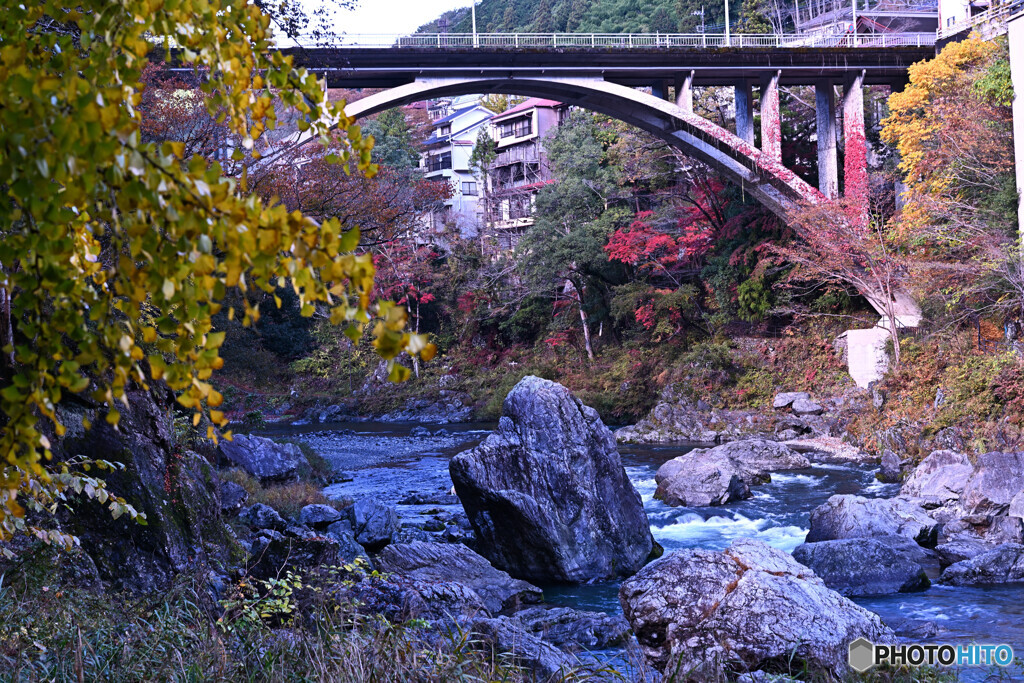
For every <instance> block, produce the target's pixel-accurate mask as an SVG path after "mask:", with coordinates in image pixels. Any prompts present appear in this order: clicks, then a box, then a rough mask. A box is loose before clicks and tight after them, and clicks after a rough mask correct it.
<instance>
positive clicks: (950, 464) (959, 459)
mask: <svg viewBox="0 0 1024 683" xmlns="http://www.w3.org/2000/svg"><path fill="white" fill-rule="evenodd" d="M972 472H974V465H972V464H971V461H970V459H969V458H968V457H967V456H966V455H964V454H963V453H957V452H956V451H933V452H932V453H931V454H930V455H929V456H928V457H926V458H925V459H924V460H922V461H921V463H920V464H919V465H918V466H917V467H915V468H914V471H913V472H911V473H910V475H909V476H908V477H907V480H906V481H905V482H904V483H903V488H902V489H900V492H901V493H902V494H903V495H905V496H912V497H914V498H925V499H928V500H930V501H934V503H937V504H945V503H948V502H951V501H955V500H958V499H959V498H960V494H962V493H963V491H964V485H965V484H966V483H967V480H968V478H970V476H971V473H972Z"/></svg>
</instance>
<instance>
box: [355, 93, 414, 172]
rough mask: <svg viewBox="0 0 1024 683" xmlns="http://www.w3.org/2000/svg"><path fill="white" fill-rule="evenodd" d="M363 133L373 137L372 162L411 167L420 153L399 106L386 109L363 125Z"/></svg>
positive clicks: (405, 167)
mask: <svg viewBox="0 0 1024 683" xmlns="http://www.w3.org/2000/svg"><path fill="white" fill-rule="evenodd" d="M363 135H368V136H371V137H372V138H373V156H372V158H373V163H375V164H380V165H382V166H391V167H393V168H404V169H413V168H416V167H418V166H419V164H420V154H419V151H417V149H416V145H414V144H413V139H412V128H410V126H409V122H408V121H407V120H406V118H405V113H404V112H403V111H402V109H401V108H400V107H396V108H395V109H388V110H386V111H384V112H382V113H381V114H380V115H379V116H377V117H376V118H375V119H373V120H371V121H368V122H367V123H366V124H365V125H364V126H363Z"/></svg>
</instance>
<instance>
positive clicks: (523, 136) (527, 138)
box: [483, 97, 569, 256]
mask: <svg viewBox="0 0 1024 683" xmlns="http://www.w3.org/2000/svg"><path fill="white" fill-rule="evenodd" d="M568 109H569V108H568V105H565V104H562V103H561V102H555V101H554V100H543V99H540V98H536V97H534V98H530V99H528V100H526V101H525V102H522V103H520V104H518V105H516V106H514V107H512V108H511V109H509V110H508V111H506V112H503V113H501V114H498V115H497V116H495V117H493V118H492V119H491V120H490V131H491V133H490V134H491V138H492V139H494V141H495V147H496V150H495V151H496V152H497V157H496V158H495V159H494V161H493V162H492V163H491V165H490V168H489V170H488V173H487V183H488V193H487V204H488V206H487V208H486V216H485V229H484V235H483V249H484V252H485V253H487V254H489V255H491V256H495V255H497V254H500V253H503V252H506V251H509V250H511V249H514V248H515V247H516V245H517V244H518V243H519V238H520V237H522V235H523V233H524V232H526V230H527V229H528V228H529V227H530V226H531V225H533V222H534V207H535V200H536V197H537V193H538V192H540V189H541V188H542V187H544V185H546V184H548V183H549V182H551V171H550V169H549V168H548V162H547V156H546V155H545V154H544V146H543V138H544V136H545V135H547V134H548V132H549V131H550V130H551V129H553V128H555V127H556V126H558V125H559V124H560V123H561V122H562V120H563V119H564V118H565V116H566V114H567V112H568Z"/></svg>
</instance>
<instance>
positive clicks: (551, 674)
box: [466, 616, 579, 681]
mask: <svg viewBox="0 0 1024 683" xmlns="http://www.w3.org/2000/svg"><path fill="white" fill-rule="evenodd" d="M466 630H467V631H469V633H470V634H471V636H472V640H473V641H474V642H475V643H476V644H477V645H478V646H480V645H484V646H488V647H490V648H493V649H494V651H496V652H498V653H507V654H510V655H512V657H513V659H514V660H515V661H516V662H517V663H519V665H520V666H523V667H525V668H527V669H529V670H530V671H532V672H533V675H534V679H535V680H538V681H548V680H562V677H563V676H564V675H565V674H566V673H568V672H569V671H571V670H573V669H574V668H576V667H577V666H579V661H578V660H577V659H576V658H575V657H573V656H571V655H568V654H566V653H564V652H562V651H561V650H559V649H558V648H557V647H555V646H554V645H551V644H550V643H545V642H544V641H543V640H541V639H540V638H538V637H537V636H535V635H533V634H532V633H529V632H528V631H526V629H524V628H523V626H522V625H521V624H520V623H519V622H517V621H516V620H515V619H513V618H511V617H506V616H501V617H495V618H488V617H481V618H477V619H472V620H470V621H469V622H467V624H466Z"/></svg>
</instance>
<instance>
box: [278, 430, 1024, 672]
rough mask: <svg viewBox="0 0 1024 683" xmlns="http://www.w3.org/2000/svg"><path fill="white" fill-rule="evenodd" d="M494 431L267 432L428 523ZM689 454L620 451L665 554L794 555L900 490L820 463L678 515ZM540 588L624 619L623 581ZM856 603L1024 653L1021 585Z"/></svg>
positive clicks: (455, 508) (663, 449)
mask: <svg viewBox="0 0 1024 683" xmlns="http://www.w3.org/2000/svg"><path fill="white" fill-rule="evenodd" d="M494 426H495V425H493V424H459V425H441V426H433V427H431V428H430V430H431V432H432V434H431V435H430V436H424V437H419V438H413V437H411V436H410V432H411V430H413V429H414V428H416V427H420V425H411V424H381V423H366V422H362V423H339V424H330V425H315V426H305V427H275V428H271V430H269V431H268V432H267V435H268V436H273V437H282V436H288V437H290V438H299V439H303V440H306V441H307V442H309V443H310V444H311V445H313V446H314V447H315V448H316V449H317V450H318V451H319V452H320V454H321V455H322V456H324V457H325V458H327V459H328V460H329V461H330V462H331V463H332V464H333V465H334V466H335V467H336V468H337V469H339V470H343V471H345V472H348V473H349V476H346V477H345V479H349V478H350V479H351V481H344V482H340V483H337V484H333V485H331V486H329V487H328V488H327V489H326V490H325V493H326V494H327V495H328V496H330V497H337V498H341V497H351V498H353V499H357V498H361V497H366V496H373V497H375V498H377V499H379V500H381V501H383V502H387V503H392V504H396V505H397V507H398V514H399V518H400V521H401V522H402V523H403V524H422V523H423V522H424V521H425V520H427V519H429V518H431V517H433V516H436V515H437V514H438V513H439V512H441V513H442V515H444V514H445V513H446V514H447V515H449V516H454V515H457V514H459V513H461V512H462V509H461V505H459V504H458V503H457V502H452V501H451V500H450V499H448V500H447V501H446V500H444V497H445V493H446V492H447V491H448V490H449V489H450V488H451V486H452V482H451V478H450V477H449V476H448V461H449V459H450V458H451V457H452V456H453V455H454V454H456V453H458V452H460V451H462V450H465V449H467V448H470V447H472V446H473V445H475V444H476V443H478V442H479V441H480V440H482V439H483V438H484V437H486V435H487V434H488V433H489V432H490V430H491V429H493V428H494ZM441 429H443V430H444V431H443V432H441V433H440V434H438V435H436V436H435V435H434V434H433V433H436V432H437V431H438V430H441ZM693 447H694V446H693V445H685V444H679V445H659V446H633V445H621V446H620V447H619V451H620V453H621V455H622V462H623V465H624V466H625V468H626V472H627V474H628V475H629V478H630V479H631V480H632V482H633V485H634V486H635V487H636V489H637V491H638V492H639V493H640V495H641V498H642V499H643V505H644V509H645V511H646V512H647V517H648V519H649V520H650V524H651V532H652V533H653V535H654V538H655V540H657V541H658V543H660V544H661V545H662V546H663V547H664V548H665V552H666V553H670V552H672V551H675V550H681V549H684V548H710V549H723V548H726V547H727V546H728V545H729V544H730V543H731V542H732V541H733V539H736V538H757V539H760V540H762V541H764V542H765V543H767V544H769V545H771V546H774V547H776V548H779V549H782V550H785V551H792V550H793V549H794V548H795V547H796V546H798V545H799V544H800V543H802V542H803V539H804V537H805V536H806V534H807V529H808V520H809V517H810V512H811V510H813V509H814V508H815V507H817V506H818V505H820V504H822V503H823V502H825V501H826V500H827V499H828V498H829V496H832V495H834V494H839V493H852V494H858V495H862V496H867V497H891V496H894V495H896V494H897V493H898V491H899V487H898V485H896V484H882V483H880V482H878V481H877V480H876V479H875V468H873V467H871V466H862V465H848V464H830V463H816V464H815V465H814V466H813V467H811V468H809V469H806V470H800V471H796V472H784V473H776V474H772V481H771V482H770V483H768V484H764V485H761V486H756V487H753V488H752V489H751V490H752V492H753V497H751V498H749V499H747V500H744V501H742V502H737V503H732V504H728V505H723V506H718V507H707V508H682V507H679V508H673V507H669V506H667V505H665V504H664V503H662V502H661V501H658V500H655V499H654V491H655V481H654V474H655V472H656V471H657V469H658V467H659V466H660V465H661V464H662V463H664V462H666V461H667V460H670V459H671V458H674V457H676V456H678V455H682V454H683V453H686V452H688V451H689V450H691V449H692V448H693ZM412 494H420V495H426V496H428V497H436V498H437V501H436V502H430V503H425V504H419V505H406V504H400V501H403V500H408V498H409V497H410V496H411V495H412ZM543 588H544V594H545V599H546V600H547V601H548V602H549V603H551V604H555V605H565V606H569V607H574V608H577V609H586V610H595V611H601V612H606V613H610V614H621V607H620V606H619V602H618V598H617V594H618V582H601V583H595V584H587V585H579V586H560V585H555V586H544V587H543ZM855 601H856V602H857V603H858V604H860V605H862V606H864V607H866V608H867V609H870V610H872V611H874V612H876V613H878V614H879V615H880V616H881V617H882V619H883V621H886V622H892V621H895V620H899V619H922V620H928V621H932V622H934V623H936V624H937V625H938V626H939V627H940V628H941V629H942V632H941V633H940V634H939V635H938V636H937V637H936V638H934V640H936V641H939V642H978V643H1008V644H1010V645H1011V646H1013V648H1014V652H1015V653H1017V655H1018V656H1021V655H1024V584H1012V585H1006V586H986V587H969V588H963V587H960V588H954V587H945V586H938V585H933V586H932V587H931V588H930V589H928V590H926V591H923V592H920V593H904V594H898V595H892V596H882V597H868V598H856V599H855ZM608 654H613V653H608ZM979 673H980V672H979ZM966 678H970V679H973V678H975V677H974V676H967V677H966ZM1004 680H1006V679H1005V678H1004Z"/></svg>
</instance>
